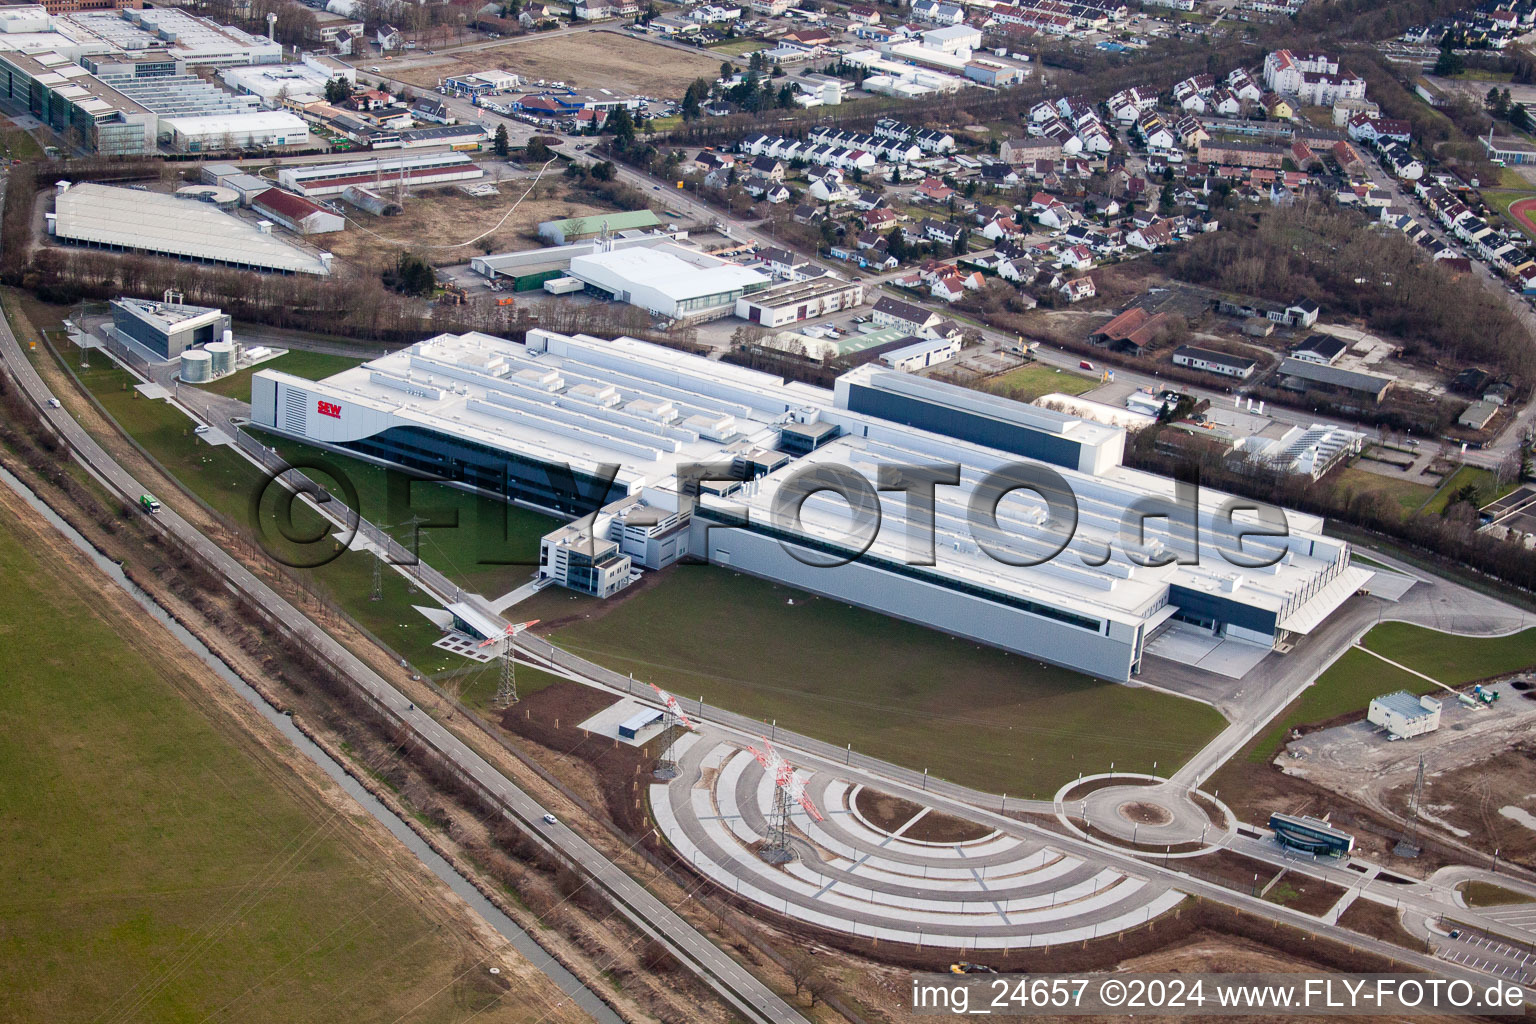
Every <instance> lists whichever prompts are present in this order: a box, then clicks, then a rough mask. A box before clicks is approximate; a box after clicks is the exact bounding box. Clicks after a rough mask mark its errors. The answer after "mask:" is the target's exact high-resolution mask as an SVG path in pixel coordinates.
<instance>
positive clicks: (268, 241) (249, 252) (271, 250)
mask: <svg viewBox="0 0 1536 1024" xmlns="http://www.w3.org/2000/svg"><path fill="white" fill-rule="evenodd" d="M266 223H267V228H266V229H263V228H262V227H260V226H259V225H257V224H252V223H250V222H248V221H244V220H241V219H240V218H239V217H236V216H234V215H232V214H228V213H224V212H223V211H221V210H219V209H218V208H217V207H216V206H213V205H211V204H209V203H203V202H198V201H197V200H195V199H180V198H177V197H176V196H168V195H163V194H160V193H157V192H141V191H139V190H137V189H129V188H116V187H114V186H111V185H97V184H93V183H90V182H86V183H83V184H79V185H70V184H68V183H67V182H61V183H60V184H59V193H58V196H57V198H56V199H55V200H54V212H53V213H50V214H48V233H49V234H50V235H52V236H53V237H54V238H56V239H58V240H59V241H61V242H70V243H73V244H75V245H88V246H93V247H96V248H102V249H111V250H114V251H118V252H142V253H148V254H151V255H156V256H174V257H176V258H178V259H186V260H195V261H197V262H200V263H213V264H217V265H220V266H226V267H236V268H239V269H242V270H262V271H270V272H277V273H284V274H329V273H330V272H331V255H330V253H315V252H309V251H306V250H304V249H301V248H299V247H298V246H296V245H290V244H289V243H287V242H284V241H283V240H281V239H279V238H274V237H273V236H272V233H271V230H270V228H271V225H270V222H266Z"/></svg>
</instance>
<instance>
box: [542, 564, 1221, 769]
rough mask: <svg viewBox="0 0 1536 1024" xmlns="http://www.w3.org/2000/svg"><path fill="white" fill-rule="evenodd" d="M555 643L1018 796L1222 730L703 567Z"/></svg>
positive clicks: (1084, 680) (1133, 764)
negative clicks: (1079, 774)
mask: <svg viewBox="0 0 1536 1024" xmlns="http://www.w3.org/2000/svg"><path fill="white" fill-rule="evenodd" d="M791 602H792V603H791ZM553 639H554V640H555V642H557V643H559V644H560V645H561V646H563V647H566V648H568V649H569V650H571V651H573V652H576V653H578V654H581V655H583V656H586V657H589V658H591V659H593V660H594V661H598V662H600V663H602V664H605V665H608V666H610V667H612V668H614V669H616V670H618V671H622V672H629V671H633V672H634V673H635V676H636V678H638V679H644V680H646V681H648V682H655V683H657V684H658V685H660V686H664V687H668V688H670V689H672V690H674V691H675V692H676V693H677V694H678V695H679V696H683V697H689V698H692V697H698V696H701V695H702V696H703V697H704V698H705V699H706V700H707V701H711V702H713V703H716V704H718V705H720V706H722V707H726V708H730V709H732V710H734V711H739V712H741V713H743V714H746V715H750V716H752V717H755V718H759V719H761V720H762V721H763V722H764V723H765V725H766V723H767V722H769V721H770V720H772V719H777V720H778V723H779V724H780V725H782V726H784V727H786V728H790V729H795V730H797V731H799V732H803V733H806V734H808V735H811V736H815V737H818V738H820V739H823V740H826V741H827V742H829V743H833V744H836V745H839V746H841V745H843V744H845V743H850V742H851V743H852V744H853V746H854V749H855V750H858V751H861V752H863V753H866V754H872V755H874V756H876V757H881V758H885V759H888V760H891V761H894V762H896V763H898V764H903V765H907V766H908V767H912V768H918V769H921V768H930V769H932V771H933V774H934V775H936V776H938V777H942V778H946V779H951V780H953V781H955V782H961V783H965V784H967V785H971V786H975V787H978V788H981V789H985V790H988V791H991V792H1006V793H1009V794H1012V795H1015V796H1038V797H1045V796H1049V795H1050V794H1051V793H1053V792H1054V791H1055V790H1056V789H1057V788H1058V787H1059V786H1060V785H1061V784H1062V783H1064V782H1067V781H1069V780H1070V779H1073V778H1075V777H1076V776H1077V774H1078V773H1079V772H1082V773H1085V774H1086V773H1090V772H1096V771H1102V770H1106V769H1108V768H1109V766H1110V763H1111V762H1114V764H1115V767H1116V769H1117V770H1134V771H1145V770H1149V769H1151V767H1152V763H1153V762H1154V761H1156V762H1157V763H1158V770H1159V771H1160V772H1163V773H1168V772H1171V771H1172V770H1173V768H1174V767H1176V766H1177V765H1178V764H1180V763H1182V762H1183V761H1184V760H1185V759H1186V758H1187V757H1189V755H1190V754H1192V753H1193V752H1194V751H1196V750H1198V749H1199V748H1200V747H1201V746H1203V745H1204V744H1205V743H1206V742H1207V741H1208V740H1209V739H1210V738H1211V737H1213V736H1214V735H1215V734H1216V733H1217V732H1218V731H1219V730H1220V729H1221V728H1222V727H1223V725H1224V724H1225V723H1224V721H1223V719H1222V717H1221V716H1220V715H1219V714H1218V713H1217V712H1216V711H1215V710H1214V709H1212V708H1210V707H1208V706H1206V705H1204V704H1198V703H1195V702H1193V701H1187V700H1183V699H1181V698H1178V697H1172V696H1169V695H1166V694H1162V693H1158V692H1156V691H1153V690H1147V689H1139V688H1132V687H1126V686H1119V685H1116V684H1114V683H1106V682H1102V681H1099V680H1095V679H1091V678H1089V677H1087V676H1084V675H1080V674H1078V673H1075V672H1070V671H1068V670H1066V669H1058V668H1052V667H1048V666H1042V665H1041V664H1040V663H1039V662H1036V661H1032V660H1030V659H1028V658H1023V657H1020V656H1018V655H1010V654H1005V653H1004V652H1002V651H999V650H996V649H993V648H989V647H981V646H978V645H977V644H975V643H972V642H969V641H966V640H960V639H956V638H954V637H950V636H947V635H945V634H943V633H938V632H934V631H932V630H928V629H924V628H922V627H920V626H916V625H912V624H910V623H905V622H899V621H896V620H894V619H890V618H886V617H885V616H882V615H877V614H875V613H873V612H867V611H863V610H861V609H857V608H852V607H849V606H848V605H844V604H840V603H838V602H836V601H832V600H827V599H823V598H817V597H813V596H811V595H808V594H805V593H803V592H801V591H797V590H792V589H790V588H788V587H782V586H777V585H775V584H771V583H767V582H765V581H762V580H757V579H754V578H752V577H748V576H743V575H739V574H736V573H732V572H730V571H728V570H726V569H722V568H718V567H715V566H697V565H680V566H678V567H676V568H675V569H673V570H671V574H670V578H668V579H665V580H663V581H661V582H660V583H658V584H657V585H656V586H655V587H653V588H651V589H648V590H646V591H644V592H642V593H639V594H636V595H634V596H633V597H630V598H628V599H625V600H623V601H622V602H621V603H620V604H618V605H617V606H615V607H613V608H611V609H608V610H606V611H605V612H604V613H603V614H600V615H598V614H594V615H593V616H592V617H591V618H590V619H588V620H582V621H579V622H577V623H575V624H573V625H570V626H568V627H566V628H563V629H561V630H559V631H558V632H557V633H556V634H555V636H554V637H553Z"/></svg>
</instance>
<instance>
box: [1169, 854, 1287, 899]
mask: <svg viewBox="0 0 1536 1024" xmlns="http://www.w3.org/2000/svg"><path fill="white" fill-rule="evenodd" d="M1184 870H1185V872H1187V873H1188V874H1191V875H1194V876H1195V877H1196V878H1202V879H1204V880H1205V881H1207V882H1215V883H1216V884H1217V885H1220V886H1225V887H1226V888H1228V889H1235V890H1236V891H1238V892H1246V893H1250V894H1253V893H1257V892H1258V891H1259V890H1260V889H1262V888H1264V886H1265V885H1266V884H1268V882H1269V880H1270V879H1271V878H1274V877H1275V876H1276V875H1277V874H1279V873H1280V871H1279V869H1278V868H1276V867H1275V866H1274V865H1273V864H1266V863H1264V862H1263V861H1261V860H1254V859H1253V858H1252V857H1245V856H1243V855H1242V854H1240V853H1233V852H1232V851H1231V850H1216V851H1215V852H1213V853H1209V854H1206V855H1205V856H1202V857H1190V858H1188V859H1187V860H1185V861H1184Z"/></svg>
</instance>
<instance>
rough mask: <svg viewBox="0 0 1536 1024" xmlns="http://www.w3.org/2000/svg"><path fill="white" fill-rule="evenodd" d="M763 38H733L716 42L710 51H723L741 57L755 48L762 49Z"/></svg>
mask: <svg viewBox="0 0 1536 1024" xmlns="http://www.w3.org/2000/svg"><path fill="white" fill-rule="evenodd" d="M762 48H763V41H762V40H761V39H731V40H727V41H726V42H723V43H715V44H714V45H712V46H711V47H710V48H709V52H710V53H723V54H727V55H729V56H732V57H740V56H743V55H745V54H748V53H751V52H752V51H754V50H761V49H762Z"/></svg>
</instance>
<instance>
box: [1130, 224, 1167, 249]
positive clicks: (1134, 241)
mask: <svg viewBox="0 0 1536 1024" xmlns="http://www.w3.org/2000/svg"><path fill="white" fill-rule="evenodd" d="M1172 243H1173V223H1172V222H1171V221H1168V220H1156V221H1153V222H1152V223H1151V224H1148V225H1146V226H1145V227H1138V228H1135V229H1133V230H1131V231H1128V232H1126V235H1125V244H1126V245H1129V246H1134V247H1135V248H1137V249H1143V250H1145V251H1147V252H1151V251H1152V250H1154V249H1161V248H1162V247H1163V246H1165V245H1171V244H1172Z"/></svg>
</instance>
